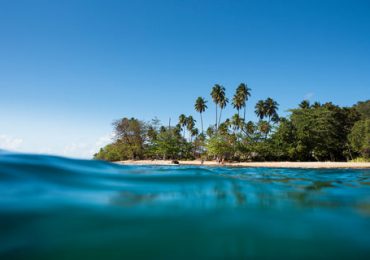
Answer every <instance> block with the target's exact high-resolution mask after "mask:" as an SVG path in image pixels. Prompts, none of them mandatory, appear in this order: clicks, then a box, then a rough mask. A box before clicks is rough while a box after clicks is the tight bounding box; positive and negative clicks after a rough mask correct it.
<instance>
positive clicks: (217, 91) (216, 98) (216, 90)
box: [211, 84, 225, 130]
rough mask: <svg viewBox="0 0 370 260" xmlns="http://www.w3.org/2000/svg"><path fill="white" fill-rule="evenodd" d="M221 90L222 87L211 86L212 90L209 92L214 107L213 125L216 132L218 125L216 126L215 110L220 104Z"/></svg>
mask: <svg viewBox="0 0 370 260" xmlns="http://www.w3.org/2000/svg"><path fill="white" fill-rule="evenodd" d="M222 88H223V87H222V86H221V85H219V84H215V85H214V86H213V88H212V91H211V97H212V100H213V102H214V103H215V105H216V123H215V126H216V130H217V129H218V125H217V119H218V116H217V108H218V104H219V103H220V96H221V93H222ZM224 89H225V88H224Z"/></svg>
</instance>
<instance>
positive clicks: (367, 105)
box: [354, 100, 370, 119]
mask: <svg viewBox="0 0 370 260" xmlns="http://www.w3.org/2000/svg"><path fill="white" fill-rule="evenodd" d="M354 108H355V109H356V110H357V111H358V112H359V113H360V115H361V118H362V119H370V100H366V101H360V102H358V103H357V104H356V105H355V106H354Z"/></svg>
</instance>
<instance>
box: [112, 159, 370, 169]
mask: <svg viewBox="0 0 370 260" xmlns="http://www.w3.org/2000/svg"><path fill="white" fill-rule="evenodd" d="M116 163H118V164H123V165H175V164H173V163H172V161H171V160H137V161H134V160H127V161H119V162H116ZM179 165H195V166H200V165H203V166H227V167H268V168H305V169H320V168H323V169H370V163H369V162H225V163H224V164H219V163H217V162H216V161H204V162H203V164H202V162H201V161H200V160H194V161H179Z"/></svg>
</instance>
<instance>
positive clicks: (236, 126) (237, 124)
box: [231, 114, 243, 131]
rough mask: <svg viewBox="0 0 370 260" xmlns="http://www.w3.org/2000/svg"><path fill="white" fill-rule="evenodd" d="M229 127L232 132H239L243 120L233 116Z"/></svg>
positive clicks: (236, 115)
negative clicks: (231, 127) (231, 128)
mask: <svg viewBox="0 0 370 260" xmlns="http://www.w3.org/2000/svg"><path fill="white" fill-rule="evenodd" d="M231 125H232V126H233V129H234V131H235V130H239V129H240V128H242V126H243V119H242V118H240V116H239V115H238V114H235V115H233V117H232V118H231Z"/></svg>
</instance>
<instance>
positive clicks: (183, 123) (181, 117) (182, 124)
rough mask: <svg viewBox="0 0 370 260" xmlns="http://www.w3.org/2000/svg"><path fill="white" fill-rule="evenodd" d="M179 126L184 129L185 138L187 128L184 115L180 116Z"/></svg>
mask: <svg viewBox="0 0 370 260" xmlns="http://www.w3.org/2000/svg"><path fill="white" fill-rule="evenodd" d="M179 125H180V126H181V127H182V128H183V129H184V134H183V135H184V138H185V126H186V116H185V115H184V114H181V115H180V116H179Z"/></svg>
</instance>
